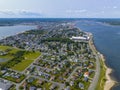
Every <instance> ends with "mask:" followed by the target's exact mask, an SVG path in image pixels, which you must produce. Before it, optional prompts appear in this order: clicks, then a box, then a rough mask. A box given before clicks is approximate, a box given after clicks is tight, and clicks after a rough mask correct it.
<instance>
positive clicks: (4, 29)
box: [0, 25, 36, 39]
mask: <svg viewBox="0 0 120 90" xmlns="http://www.w3.org/2000/svg"><path fill="white" fill-rule="evenodd" d="M35 28H36V26H29V25H15V26H0V39H3V38H5V37H7V36H11V35H15V34H17V33H20V32H24V31H27V30H31V29H35Z"/></svg>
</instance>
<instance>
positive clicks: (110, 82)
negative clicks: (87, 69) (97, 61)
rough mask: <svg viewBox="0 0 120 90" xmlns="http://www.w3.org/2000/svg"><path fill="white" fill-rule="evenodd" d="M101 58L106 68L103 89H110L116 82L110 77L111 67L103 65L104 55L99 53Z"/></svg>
mask: <svg viewBox="0 0 120 90" xmlns="http://www.w3.org/2000/svg"><path fill="white" fill-rule="evenodd" d="M101 58H102V60H103V62H104V66H105V68H106V74H105V75H106V79H107V80H106V82H105V86H104V90H110V89H111V88H112V87H113V86H114V85H115V84H116V83H117V82H116V81H114V80H113V79H112V78H111V77H110V74H111V73H112V69H111V68H108V67H107V66H106V65H105V58H104V56H103V55H102V54H101Z"/></svg>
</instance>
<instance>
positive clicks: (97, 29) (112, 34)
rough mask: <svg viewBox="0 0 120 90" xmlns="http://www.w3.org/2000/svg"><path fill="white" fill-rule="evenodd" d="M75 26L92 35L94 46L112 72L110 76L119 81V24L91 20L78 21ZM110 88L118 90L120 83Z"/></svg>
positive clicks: (119, 89)
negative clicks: (106, 23)
mask: <svg viewBox="0 0 120 90" xmlns="http://www.w3.org/2000/svg"><path fill="white" fill-rule="evenodd" d="M77 26H78V27H79V28H80V29H82V30H83V31H87V32H91V33H93V35H94V42H95V46H96V48H97V49H98V51H100V52H101V53H102V54H104V56H105V58H106V64H107V66H108V67H110V68H112V69H113V70H114V72H113V73H112V75H111V76H112V77H113V78H114V79H115V80H116V81H118V82H120V26H111V25H105V24H102V23H98V22H93V21H80V22H79V23H77ZM112 90H120V85H118V86H116V87H114V88H113V89H112Z"/></svg>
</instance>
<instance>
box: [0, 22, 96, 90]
mask: <svg viewBox="0 0 120 90" xmlns="http://www.w3.org/2000/svg"><path fill="white" fill-rule="evenodd" d="M90 39H91V34H90V33H88V32H83V31H81V30H80V29H79V28H77V27H75V26H74V24H73V23H72V22H60V23H55V22H54V23H53V22H51V23H50V22H49V23H42V24H40V25H38V28H37V29H35V30H29V31H25V32H22V33H18V34H16V35H13V36H9V37H6V38H4V39H2V40H0V59H1V60H3V62H1V63H0V69H1V70H0V90H87V89H88V88H89V86H90V85H91V82H93V78H94V77H95V73H96V58H95V55H94V53H93V52H92V50H91V47H90V45H89V42H90Z"/></svg>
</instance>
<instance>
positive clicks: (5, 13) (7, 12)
mask: <svg viewBox="0 0 120 90" xmlns="http://www.w3.org/2000/svg"><path fill="white" fill-rule="evenodd" d="M0 15H1V16H9V17H11V16H14V17H41V16H43V14H42V13H41V12H32V11H28V10H14V11H10V10H4V11H3V10H1V11H0Z"/></svg>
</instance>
